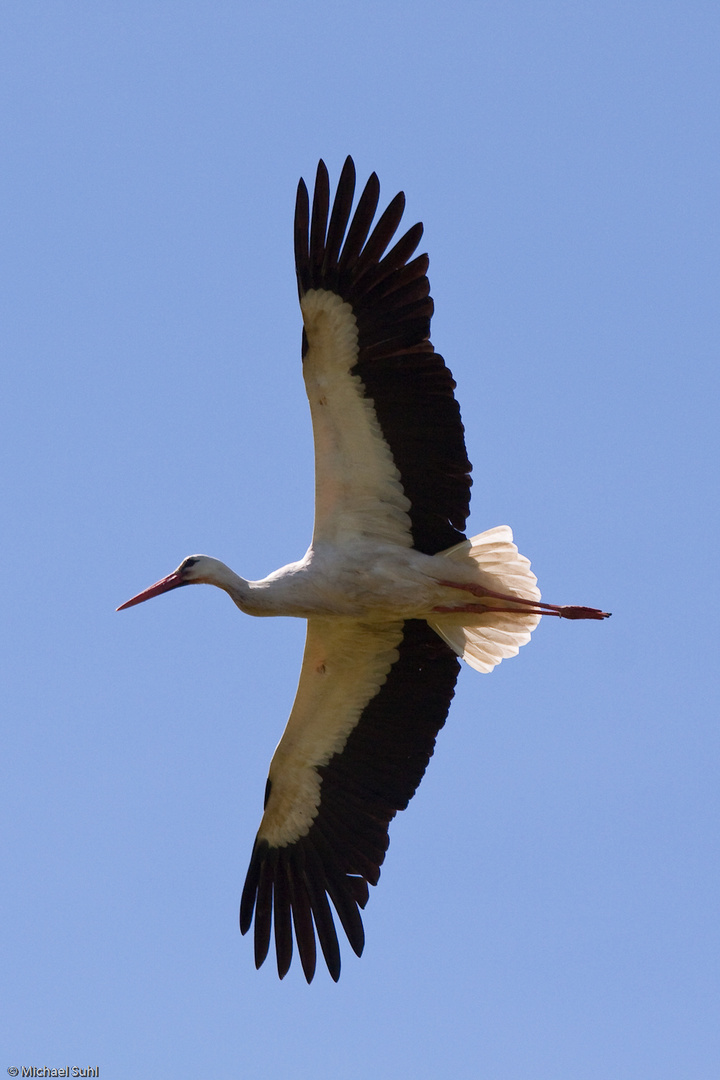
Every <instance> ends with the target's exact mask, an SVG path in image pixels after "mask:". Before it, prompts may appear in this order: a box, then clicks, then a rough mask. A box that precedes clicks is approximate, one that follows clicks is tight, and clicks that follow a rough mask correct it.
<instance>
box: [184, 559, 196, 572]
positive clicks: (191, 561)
mask: <svg viewBox="0 0 720 1080" xmlns="http://www.w3.org/2000/svg"><path fill="white" fill-rule="evenodd" d="M196 562H197V558H196V557H195V556H194V555H191V556H190V558H189V559H185V561H184V562H183V570H187V568H188V567H189V566H194V565H195V563H196Z"/></svg>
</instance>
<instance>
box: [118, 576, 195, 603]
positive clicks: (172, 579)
mask: <svg viewBox="0 0 720 1080" xmlns="http://www.w3.org/2000/svg"><path fill="white" fill-rule="evenodd" d="M187 584H188V582H187V581H183V579H182V576H181V574H180V573H179V571H178V570H173V572H172V574H168V576H167V577H164V578H163V579H162V580H161V581H156V582H155V584H154V585H151V586H150V588H149V589H145V590H144V591H143V592H140V593H138V594H137V596H133V598H132V600H126V601H125V603H124V604H121V605H120V607H119V608H115V610H116V611H123V610H124V609H125V608H126V607H134V605H135V604H142V602H143V600H150V599H151V598H152V597H153V596H159V595H160V593H164V592H169V591H170V589H177V588H178V586H179V585H187Z"/></svg>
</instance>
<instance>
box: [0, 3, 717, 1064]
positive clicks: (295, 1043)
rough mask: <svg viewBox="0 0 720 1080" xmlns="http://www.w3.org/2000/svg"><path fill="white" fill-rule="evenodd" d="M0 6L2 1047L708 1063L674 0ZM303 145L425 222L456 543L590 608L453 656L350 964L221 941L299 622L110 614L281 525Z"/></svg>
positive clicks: (705, 571)
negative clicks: (462, 503)
mask: <svg viewBox="0 0 720 1080" xmlns="http://www.w3.org/2000/svg"><path fill="white" fill-rule="evenodd" d="M0 28H1V35H0V86H1V89H2V95H3V97H2V101H3V104H2V119H1V123H2V130H1V133H0V135H1V141H2V146H3V169H2V172H3V177H2V181H1V183H2V192H1V203H2V248H3V252H4V255H3V281H2V289H1V295H2V300H1V301H0V302H1V304H2V315H1V327H2V328H1V330H0V334H1V348H2V356H3V369H4V374H3V377H2V388H1V391H0V441H1V443H2V455H3V466H2V472H1V474H0V484H1V489H0V506H1V507H2V511H1V515H0V521H1V526H0V527H1V529H2V565H3V573H2V642H1V643H0V646H1V648H0V656H1V657H2V666H3V674H2V682H3V699H4V702H5V704H4V705H3V714H4V715H3V720H2V729H3V731H2V747H3V783H2V793H1V795H0V799H1V803H2V812H3V817H4V825H3V829H2V851H3V854H2V865H3V878H4V889H3V890H2V900H1V904H0V936H1V943H2V968H3V972H4V976H3V991H2V999H3V1003H2V1009H1V1010H0V1017H1V1018H0V1047H1V1048H2V1053H3V1055H4V1058H3V1060H0V1067H1V1068H2V1069H3V1070H4V1069H5V1068H6V1066H11V1065H15V1066H18V1067H20V1066H22V1065H32V1064H35V1065H43V1064H45V1065H49V1066H53V1065H54V1066H56V1067H59V1066H62V1065H65V1064H69V1065H71V1066H72V1065H74V1064H77V1065H81V1066H83V1065H89V1064H92V1065H95V1064H99V1065H100V1066H101V1069H102V1072H101V1075H102V1076H104V1077H109V1078H115V1077H117V1078H122V1080H126V1078H130V1080H134V1078H136V1077H137V1078H145V1077H154V1078H158V1080H163V1078H165V1077H168V1078H171V1077H190V1076H198V1077H199V1076H208V1077H209V1076H213V1077H219V1078H228V1080H231V1078H232V1080H235V1078H239V1077H253V1078H254V1077H270V1078H273V1080H274V1078H285V1077H287V1076H292V1077H294V1078H295V1080H304V1078H311V1077H312V1078H316V1077H325V1076H333V1077H335V1076H337V1077H341V1078H343V1080H359V1078H361V1077H362V1078H365V1077H367V1076H374V1077H377V1078H378V1080H395V1078H397V1077H413V1078H417V1080H434V1078H437V1077H440V1076H452V1077H454V1078H456V1080H476V1078H478V1077H480V1078H483V1080H485V1078H488V1080H528V1078H532V1080H558V1078H565V1077H567V1078H569V1080H644V1078H648V1080H678V1078H680V1077H681V1078H682V1080H711V1078H712V1080H715V1078H716V1077H717V1076H718V1075H719V1074H720V1025H719V1024H718V1015H720V1009H719V1006H720V1001H719V996H720V995H719V993H718V991H719V989H720V985H719V982H720V980H719V978H718V972H719V961H720V955H719V954H720V931H719V929H718V924H719V920H718V901H719V899H720V888H719V886H720V874H719V870H718V856H719V855H720V828H719V825H718V818H719V815H720V798H719V796H718V777H719V774H720V738H719V734H718V711H719V710H718V676H717V646H718V634H717V624H718V599H719V598H718V573H717V545H716V538H717V535H718V512H717V472H718V469H717V464H718V463H717V456H716V446H717V431H718V418H717V414H716V405H717V397H718V375H717V352H718V344H717V343H718V326H717V315H716V312H717V297H718V280H717V279H718V181H719V176H718V173H719V171H720V169H719V166H720V154H719V152H718V82H719V81H720V79H719V70H720V69H719V68H718V62H717V56H718V30H719V28H720V8H718V6H717V4H716V3H702V2H695V0H685V2H683V3H679V2H663V0H653V2H652V3H650V2H636V0H623V2H622V3H620V2H614V0H604V2H602V3H600V2H577V0H574V2H569V0H568V2H564V3H563V2H559V0H549V2H544V3H533V2H529V0H527V2H520V0H508V2H505V3H503V2H482V0H472V2H469V0H468V2H462V0H448V2H445V3H443V4H433V3H427V2H424V0H413V2H412V3H411V2H409V0H382V2H377V3H376V2H368V0H355V2H354V3H352V4H350V3H346V2H342V0H332V2H327V3H325V2H319V0H305V2H304V3H293V2H284V3H282V2H279V0H266V2H264V3H262V4H260V3H255V4H252V3H242V2H235V3H229V2H216V3H207V4H203V5H201V4H193V3H189V2H187V0H173V2H172V3H170V2H165V3H163V2H158V0H143V2H135V3H133V2H126V0H119V2H114V3H108V2H104V0H99V2H97V3H72V2H62V0H58V2H46V3H41V2H34V0H25V2H23V3H20V2H14V0H9V2H7V3H5V4H3V6H2V12H0ZM347 153H352V154H353V156H354V158H355V161H356V164H357V167H358V174H359V180H360V181H361V182H364V180H365V178H366V177H367V175H368V174H369V173H370V172H371V171H372V170H376V171H377V173H378V175H379V177H380V181H381V184H382V193H383V194H382V198H383V201H384V202H385V201H386V200H387V199H389V198H390V197H391V196H392V195H394V193H395V192H396V191H397V190H399V189H400V188H402V189H404V190H405V191H406V193H407V196H408V212H407V217H406V221H407V223H408V225H409V224H411V223H412V222H413V221H415V220H418V219H420V220H423V221H424V222H425V224H426V232H425V238H424V240H423V245H422V250H427V251H429V253H430V256H431V267H430V277H431V283H432V288H433V296H434V298H435V302H436V311H437V314H436V317H435V319H434V322H433V340H434V342H435V345H436V347H437V349H438V350H439V351H440V352H441V353H442V354H443V355H444V356H445V357H446V359H447V362H448V364H449V366H450V367H451V369H452V370H453V372H454V375H455V377H456V379H457V382H458V395H459V398H460V402H461V405H462V408H463V417H464V421H465V425H466V435H467V443H468V449H469V453H470V457H471V460H472V461H473V463H474V466H475V473H474V476H475V486H474V489H473V492H474V500H473V512H472V517H471V520H470V529H471V531H472V532H480V531H482V530H484V529H486V528H489V527H491V526H493V525H497V524H503V523H507V524H510V525H511V526H512V527H513V530H514V532H515V537H516V541H517V543H518V546H519V547H520V550H521V551H522V552H523V553H525V554H527V555H528V556H529V557H530V558H531V559H532V561H533V568H534V570H535V571H536V573H537V574H538V576H539V579H540V585H541V587H542V590H543V595H544V597H545V599H547V600H550V601H555V602H560V603H584V604H591V605H600V606H603V607H605V608H606V609H607V610H611V611H613V613H614V614H613V618H612V619H611V620H610V621H609V622H608V623H605V624H603V625H600V624H597V623H574V624H572V623H558V622H557V621H556V620H545V621H544V622H543V623H542V625H541V626H540V627H539V628H538V630H537V631H536V632H535V634H534V636H533V641H532V643H531V644H530V645H529V646H527V647H526V648H524V649H523V650H522V651H521V654H520V656H519V657H518V658H516V659H514V660H511V661H507V662H505V663H503V664H502V665H501V666H500V667H499V668H498V669H497V670H496V671H495V672H494V673H493V674H492V675H490V676H481V675H479V674H477V673H475V672H473V671H471V670H470V669H469V668H466V669H465V670H464V671H463V672H462V674H461V677H460V681H459V685H458V691H457V696H456V699H455V702H454V705H453V707H452V709H451V713H450V718H449V721H448V723H447V726H446V728H445V729H444V730H443V732H442V733H441V736H440V738H439V741H438V746H437V751H436V754H435V757H434V759H433V761H432V763H431V767H430V769H429V770H428V774H427V776H426V778H425V780H424V782H423V784H422V786H421V788H420V790H419V792H418V794H417V796H416V798H415V800H414V802H413V804H412V805H411V807H410V809H409V810H408V811H407V813H405V814H403V815H400V817H399V818H398V819H397V820H396V821H395V823H394V824H393V826H392V829H391V841H392V842H391V847H390V852H389V856H388V859H387V862H386V864H385V867H384V868H383V875H382V880H381V883H380V886H379V887H378V889H377V890H373V892H372V896H371V900H370V903H369V905H368V908H367V909H366V918H365V923H366V930H367V938H368V944H367V947H366V950H365V954H364V956H363V957H362V959H361V960H357V959H356V958H355V957H354V956H353V955H352V954H351V953H350V950H349V949H347V948H346V949H345V950H344V961H345V962H344V968H343V975H342V978H341V981H340V983H339V985H337V986H336V985H334V984H333V983H332V982H331V980H330V978H329V977H328V976H327V973H326V972H325V971H321V972H319V974H318V976H317V977H316V980H315V982H314V983H313V985H312V986H311V987H309V988H308V987H307V986H306V985H305V983H304V980H303V978H302V972H301V971H300V968H299V966H298V965H294V966H293V968H292V969H291V972H290V974H289V975H288V977H287V978H286V979H285V980H284V982H282V983H279V982H278V979H277V976H276V973H275V971H274V968H273V965H272V964H271V963H268V964H266V966H265V967H264V968H263V969H262V970H261V971H260V972H259V973H258V972H256V971H255V969H254V966H253V961H252V943H251V941H250V940H248V939H243V938H241V936H240V934H239V931H238V928H237V908H238V902H239V896H240V891H241V887H242V883H243V879H244V874H245V870H246V866H247V861H248V858H249V854H250V848H251V845H252V840H253V837H254V834H255V830H256V828H257V824H258V821H259V817H260V811H261V805H262V795H263V789H264V784H265V777H266V771H267V766H268V763H269V760H270V756H271V753H272V750H273V748H274V745H275V743H276V742H277V740H278V738H279V736H280V734H281V732H282V729H283V725H284V723H285V719H286V716H287V714H288V711H289V708H290V705H291V703H292V698H293V694H294V690H295V684H296V679H297V674H298V671H299V665H300V657H301V652H302V643H303V636H304V627H303V625H302V624H301V623H300V622H294V621H292V620H280V619H278V620H252V619H249V618H246V617H244V616H241V615H240V614H239V612H237V611H236V610H235V608H234V607H233V606H232V604H230V602H229V601H228V599H227V597H226V596H224V595H223V594H222V593H220V592H219V591H216V590H211V589H184V590H183V591H182V593H180V592H176V593H172V594H170V595H168V596H166V597H163V598H161V599H158V600H156V601H154V602H153V603H151V604H148V605H146V606H143V607H139V608H137V609H133V610H131V611H128V612H123V613H121V614H117V615H116V614H115V612H114V608H115V607H116V605H117V604H119V603H121V602H122V601H124V600H126V599H127V598H128V597H129V596H131V595H132V594H133V593H135V592H137V591H139V590H140V589H141V588H143V587H144V586H146V585H149V584H150V583H151V582H153V581H155V580H156V579H157V578H159V577H161V576H162V575H164V574H166V573H168V572H169V571H170V570H172V569H173V568H174V567H175V566H176V565H177V563H178V562H179V561H180V559H181V558H182V557H183V556H184V555H187V554H189V553H191V552H197V551H200V552H206V553H207V554H211V555H215V556H217V557H219V558H221V559H223V560H224V561H226V562H227V563H229V564H230V565H231V566H233V567H234V568H235V569H236V570H237V571H238V572H239V573H241V574H243V575H244V576H246V577H260V576H262V575H264V574H265V573H267V572H269V571H270V570H272V569H274V568H275V567H277V566H280V565H282V564H283V563H285V562H288V561H289V560H292V559H294V558H298V557H299V556H301V555H302V553H303V552H304V551H305V548H306V546H307V543H308V541H309V538H310V532H311V528H312V499H313V478H312V439H311V432H310V423H309V414H308V409H307V403H306V401H305V397H304V391H303V385H302V380H301V373H300V363H299V349H300V316H299V311H298V307H297V295H296V286H295V281H294V273H293V261H292V213H293V205H294V195H295V187H296V184H297V180H298V178H299V176H300V175H303V176H305V178H306V179H307V180H308V181H309V182H310V181H312V178H313V175H314V170H315V166H316V164H317V159H318V157H320V156H323V157H324V158H325V160H326V162H327V164H328V167H329V169H330V173H331V179H332V182H333V183H334V182H335V181H336V180H337V176H338V174H339V170H340V167H341V165H342V161H343V160H344V158H345V155H346V154H347ZM5 1059H7V1060H5Z"/></svg>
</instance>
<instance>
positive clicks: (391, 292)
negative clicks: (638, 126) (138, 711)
mask: <svg viewBox="0 0 720 1080" xmlns="http://www.w3.org/2000/svg"><path fill="white" fill-rule="evenodd" d="M354 193H355V167H354V164H353V161H352V159H351V158H350V157H348V158H347V160H346V161H345V164H344V167H343V169H342V173H341V176H340V180H339V182H338V187H337V191H336V194H335V199H334V201H333V204H332V210H330V186H329V180H328V172H327V169H326V167H325V164H324V163H323V162H322V161H320V163H319V165H318V169H317V175H316V180H315V190H314V195H313V200H312V210H311V209H310V201H309V196H308V191H307V188H306V186H305V183H304V181H302V180H301V181H300V183H299V185H298V191H297V201H296V205H295V269H296V274H297V284H298V293H299V297H300V307H301V310H302V318H303V326H304V329H303V335H302V357H303V376H304V379H305V387H306V390H307V395H308V399H309V402H310V411H311V415H312V424H313V434H314V442H315V522H314V528H313V536H312V543H311V545H310V548H309V549H308V551H307V554H306V555H305V556H304V557H303V558H302V559H300V560H299V561H298V562H293V563H290V564H289V565H287V566H284V567H282V568H281V569H279V570H276V571H275V572H274V573H272V574H270V575H269V576H268V577H266V578H263V579H262V580H260V581H246V580H245V579H244V578H241V577H239V576H238V575H237V574H235V573H234V572H233V571H232V570H230V569H229V568H228V567H227V566H225V564H224V563H222V562H220V561H219V560H217V559H213V558H209V557H208V556H207V555H191V556H189V557H188V558H186V559H185V560H184V561H183V562H182V563H181V564H180V566H179V567H178V568H177V570H174V571H173V573H172V574H169V575H168V576H167V577H165V578H163V579H162V580H161V581H158V582H157V583H156V584H155V585H152V586H150V588H148V589H145V591H144V592H141V593H139V594H138V595H137V596H135V597H133V598H132V599H131V600H128V601H127V603H125V604H122V605H121V608H127V607H131V606H132V605H134V604H139V603H141V602H142V601H144V600H149V599H150V598H151V597H153V596H158V595H159V594H160V593H164V592H168V591H169V590H170V589H175V588H178V587H179V586H181V585H192V584H198V583H205V584H209V585H217V586H218V587H219V588H221V589H224V590H225V592H227V593H228V594H229V596H230V597H231V599H232V600H233V601H234V602H235V603H236V604H237V606H238V607H239V608H240V609H241V611H244V612H246V613H247V614H249V615H291V616H296V617H297V618H302V619H307V638H306V643H305V653H304V656H303V661H302V670H301V673H300V682H299V685H298V689H297V695H296V697H295V702H294V705H293V707H292V711H291V713H290V719H289V720H288V723H287V727H286V728H285V731H284V733H283V736H282V738H281V740H280V742H279V744H278V746H277V749H276V750H275V754H274V756H273V759H272V762H271V764H270V771H269V775H268V779H267V785H266V788H265V803H264V813H263V817H262V820H261V822H260V828H259V831H258V834H257V838H256V840H255V844H254V847H253V851H252V856H251V860H250V867H249V870H248V874H247V879H246V881H245V886H244V889H243V893H242V900H241V905H240V928H241V930H242V932H243V934H244V933H246V932H247V931H248V930H249V929H250V926H251V925H252V922H253V917H254V923H255V930H254V949H255V964H256V966H257V967H260V965H261V964H262V963H263V961H264V960H265V958H266V956H267V954H268V950H269V948H270V941H271V935H272V933H273V931H274V938H275V951H276V955H277V969H278V974H279V976H280V978H283V976H284V975H285V974H286V973H287V971H288V969H289V967H290V963H291V959H292V955H293V937H294V940H295V943H296V945H297V950H298V953H299V956H300V962H301V964H302V968H303V971H304V974H305V978H306V979H307V981H308V982H310V981H311V980H312V978H313V975H314V973H315V966H316V936H317V940H319V943H320V947H321V949H322V953H323V956H324V958H325V962H326V964H327V967H328V970H329V972H330V975H331V976H332V978H333V979H335V980H337V979H338V978H339V975H340V949H339V944H338V936H337V930H336V926H335V921H334V918H333V913H332V910H331V907H330V902H332V906H333V908H334V909H335V914H336V916H337V918H338V919H339V920H340V923H341V925H342V928H343V930H344V931H345V934H346V935H347V938H348V940H349V942H350V945H351V946H352V948H353V950H354V951H355V952H356V953H357V955H358V956H359V955H360V954H361V953H362V950H363V945H364V931H363V924H362V919H361V916H360V909H361V908H364V907H365V904H366V903H367V900H368V895H369V889H368V885H376V884H377V882H378V879H379V877H380V867H381V865H382V863H383V860H384V858H385V852H386V850H387V847H388V843H389V838H388V827H389V824H390V821H391V820H392V818H393V817H394V816H395V814H396V813H397V812H398V810H404V809H405V807H406V806H407V805H408V802H409V801H410V799H411V798H412V796H413V794H414V793H415V790H416V789H417V786H418V784H419V783H420V780H421V779H422V777H423V774H424V772H425V769H426V767H427V764H428V761H429V759H430V757H431V755H432V753H433V749H434V745H435V738H436V736H437V733H438V731H439V730H440V728H441V727H442V726H443V724H444V723H445V718H446V716H447V713H448V709H449V706H450V701H451V699H452V696H453V693H454V688H455V682H456V680H457V676H458V671H459V669H460V663H459V661H458V657H462V658H463V659H464V660H465V661H466V662H467V663H468V664H469V665H470V666H471V667H473V668H475V669H476V670H477V671H483V672H485V671H490V670H491V669H492V668H493V667H494V666H495V665H496V664H498V663H499V662H500V661H501V660H503V659H504V658H505V657H509V656H514V655H515V654H516V653H517V652H518V649H519V648H520V646H521V645H524V644H525V643H526V642H527V641H529V639H530V634H531V632H532V630H533V629H534V628H535V626H537V624H538V622H539V621H540V618H541V616H542V615H554V616H557V617H560V618H566V619H604V618H606V617H607V614H608V613H606V612H603V611H600V610H598V609H596V608H587V607H572V606H565V607H563V606H558V605H553V604H547V603H544V602H542V601H541V599H540V592H539V590H538V588H537V585H536V578H535V575H534V574H533V573H532V572H531V570H530V563H529V561H528V560H527V559H526V558H525V557H524V556H522V555H520V554H519V552H518V550H517V548H516V547H515V544H514V543H513V538H512V532H511V531H510V529H509V528H508V527H507V526H500V527H498V528H494V529H490V530H489V531H487V532H484V533H481V534H480V535H479V536H474V537H472V539H468V538H466V536H465V533H464V529H465V521H466V518H467V516H468V513H469V503H470V484H471V480H470V470H471V466H470V462H469V461H468V457H467V453H466V450H465V440H464V430H463V425H462V422H461V419H460V410H459V407H458V404H457V401H456V400H455V397H454V394H453V391H454V389H455V383H454V381H453V378H452V375H451V374H450V371H449V370H448V368H447V367H446V365H445V362H444V360H443V358H442V356H440V355H439V354H438V353H436V352H435V350H434V348H433V346H432V345H431V343H430V318H431V316H432V313H433V301H432V299H431V297H430V287H429V284H428V279H427V269H428V257H427V255H419V256H417V257H415V258H413V255H414V252H415V250H416V248H417V246H418V244H419V242H420V238H421V236H422V231H423V228H422V225H421V224H416V225H413V227H412V228H411V229H409V230H408V231H407V232H406V233H405V234H404V235H403V236H402V237H401V238H400V239H399V240H398V241H397V242H396V243H395V244H394V246H392V247H390V250H388V247H389V245H390V243H391V241H392V240H393V238H394V236H395V233H396V232H397V229H398V226H399V225H400V221H401V218H402V215H403V211H404V207H405V197H404V194H403V193H402V192H400V193H399V194H398V195H396V196H395V198H394V199H392V201H391V202H390V203H389V205H388V206H387V208H386V209H385V211H384V212H383V213H382V214H381V216H380V217H379V219H378V221H377V223H376V224H375V227H374V228H373V227H372V226H373V220H374V218H375V213H376V210H377V206H378V201H379V195H380V184H379V182H378V178H377V176H376V175H375V174H374V173H373V174H372V176H371V177H370V179H369V180H368V182H367V184H366V185H365V188H364V190H363V192H362V194H361V195H360V198H359V200H358V202H357V206H356V209H355V212H354V213H353V214H352V215H351V211H352V205H353V198H354ZM121 608H118V610H121Z"/></svg>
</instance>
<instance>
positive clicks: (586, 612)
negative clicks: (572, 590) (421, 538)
mask: <svg viewBox="0 0 720 1080" xmlns="http://www.w3.org/2000/svg"><path fill="white" fill-rule="evenodd" d="M438 584H440V585H446V586H447V587H448V588H450V589H462V590H463V591H464V592H469V593H472V594H473V596H477V597H480V598H481V599H485V598H487V599H488V600H502V601H503V602H504V603H507V604H521V605H523V607H521V608H520V609H518V608H517V607H512V608H505V607H503V608H497V607H494V606H492V605H489V606H488V605H485V604H467V605H464V606H462V607H451V606H447V607H446V606H443V607H437V608H435V609H434V610H435V611H442V612H446V611H447V612H450V611H455V612H465V611H467V612H470V613H473V614H481V613H483V612H485V611H503V612H507V613H508V614H511V613H512V612H513V611H515V612H517V613H518V614H525V615H556V616H557V617H558V618H560V619H609V618H610V612H609V611H601V610H600V609H599V608H591V607H578V606H576V605H573V604H546V603H544V602H543V601H542V600H526V599H525V598H524V597H522V596H510V595H509V594H508V593H498V592H493V591H492V589H486V588H485V586H484V585H475V584H473V583H472V582H462V583H460V582H457V581H440V582H439V583H438Z"/></svg>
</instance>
